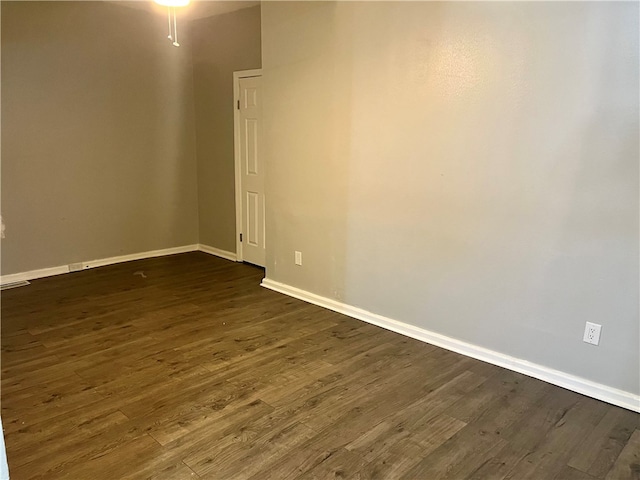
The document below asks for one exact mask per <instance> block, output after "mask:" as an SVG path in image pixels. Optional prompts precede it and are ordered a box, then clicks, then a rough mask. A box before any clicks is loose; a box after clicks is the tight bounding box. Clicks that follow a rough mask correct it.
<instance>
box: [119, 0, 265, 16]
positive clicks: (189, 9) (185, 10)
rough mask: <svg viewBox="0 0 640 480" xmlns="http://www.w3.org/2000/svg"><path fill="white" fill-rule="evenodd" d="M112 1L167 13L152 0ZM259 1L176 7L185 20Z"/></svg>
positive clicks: (219, 0) (194, 1)
mask: <svg viewBox="0 0 640 480" xmlns="http://www.w3.org/2000/svg"><path fill="white" fill-rule="evenodd" d="M110 1H111V2H113V3H119V4H121V5H123V6H126V7H132V8H139V9H141V10H147V11H149V12H157V13H161V14H163V15H166V14H167V9H166V7H162V6H160V5H158V4H156V3H154V2H153V1H152V0H134V1H118V0H110ZM259 4H260V2H259V1H235V0H191V3H190V4H189V5H187V6H186V7H180V8H178V9H177V12H178V15H179V17H180V18H184V19H186V20H195V19H197V18H205V17H212V16H214V15H220V14H222V13H228V12H233V11H235V10H241V9H243V8H248V7H254V6H256V5H259Z"/></svg>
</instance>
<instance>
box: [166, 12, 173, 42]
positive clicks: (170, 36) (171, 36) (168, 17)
mask: <svg viewBox="0 0 640 480" xmlns="http://www.w3.org/2000/svg"><path fill="white" fill-rule="evenodd" d="M167 22H168V23H169V35H167V38H168V39H169V40H173V35H172V34H171V8H170V7H167Z"/></svg>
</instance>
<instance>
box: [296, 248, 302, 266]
mask: <svg viewBox="0 0 640 480" xmlns="http://www.w3.org/2000/svg"><path fill="white" fill-rule="evenodd" d="M295 259H296V265H302V252H298V251H296V252H295Z"/></svg>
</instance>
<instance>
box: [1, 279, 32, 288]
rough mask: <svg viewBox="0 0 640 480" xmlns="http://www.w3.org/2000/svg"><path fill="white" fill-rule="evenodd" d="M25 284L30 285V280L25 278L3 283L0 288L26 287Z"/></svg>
mask: <svg viewBox="0 0 640 480" xmlns="http://www.w3.org/2000/svg"><path fill="white" fill-rule="evenodd" d="M27 285H31V282H27V281H26V280H23V281H22V282H11V283H5V284H3V285H0V290H9V289H10V288H17V287H26V286H27Z"/></svg>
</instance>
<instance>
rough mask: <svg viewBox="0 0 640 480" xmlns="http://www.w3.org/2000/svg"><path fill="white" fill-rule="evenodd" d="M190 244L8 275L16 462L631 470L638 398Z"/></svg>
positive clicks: (7, 338) (488, 471)
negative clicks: (487, 352)
mask: <svg viewBox="0 0 640 480" xmlns="http://www.w3.org/2000/svg"><path fill="white" fill-rule="evenodd" d="M262 277H263V271H262V270H260V269H257V268H255V267H251V266H249V265H242V264H236V263H233V262H229V261H226V260H221V259H218V258H215V257H211V256H208V255H206V254H203V253H188V254H183V255H175V256H171V257H164V258H156V259H149V260H142V261H138V262H130V263H125V264H120V265H114V266H109V267H103V268H98V269H93V270H87V271H83V272H78V273H73V274H69V275H62V276H58V277H51V278H47V279H41V280H36V281H33V283H32V285H30V286H28V287H22V288H16V289H12V290H6V291H4V292H2V391H1V397H2V421H3V423H4V428H5V440H6V446H7V455H8V459H9V468H10V471H11V474H12V477H11V478H12V479H13V480H23V479H32V478H38V479H48V480H51V479H58V478H68V479H74V480H75V479H79V480H83V479H87V480H93V479H109V480H114V479H144V478H155V479H163V480H169V479H194V478H206V479H234V480H235V479H245V478H246V479H255V480H267V479H278V480H284V479H294V478H296V479H297V478H300V479H331V478H341V479H394V478H406V479H425V480H431V479H440V478H449V479H507V478H510V479H525V478H531V479H566V480H587V479H588V480H593V479H609V480H613V479H616V480H623V479H630V478H636V479H637V478H640V458H639V457H640V430H639V429H638V421H639V416H638V414H635V413H632V412H630V411H627V410H624V409H621V408H617V407H614V406H611V405H608V404H605V403H602V402H599V401H596V400H593V399H591V398H587V397H584V396H582V395H579V394H576V393H573V392H570V391H567V390H564V389H562V388H558V387H554V386H552V385H549V384H546V383H544V382H541V381H538V380H535V379H532V378H529V377H526V376H524V375H520V374H517V373H514V372H511V371H508V370H504V369H502V368H499V367H495V366H492V365H488V364H485V363H482V362H479V361H476V360H472V359H470V358H467V357H464V356H461V355H458V354H455V353H452V352H448V351H446V350H442V349H440V348H436V347H433V346H430V345H427V344H424V343H421V342H418V341H416V340H412V339H409V338H405V337H402V336H400V335H397V334H395V333H391V332H388V331H386V330H383V329H381V328H377V327H374V326H371V325H368V324H366V323H363V322H360V321H357V320H354V319H351V318H348V317H345V316H342V315H339V314H336V313H333V312H330V311H327V310H323V309H322V308H319V307H316V306H313V305H309V304H306V303H304V302H301V301H298V300H295V299H291V298H288V297H286V296H283V295H280V294H277V293H274V292H272V291H269V290H266V289H263V288H261V287H259V282H260V280H261V279H262Z"/></svg>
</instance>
